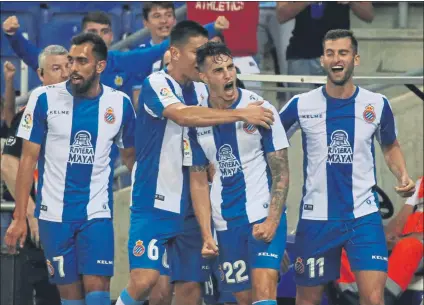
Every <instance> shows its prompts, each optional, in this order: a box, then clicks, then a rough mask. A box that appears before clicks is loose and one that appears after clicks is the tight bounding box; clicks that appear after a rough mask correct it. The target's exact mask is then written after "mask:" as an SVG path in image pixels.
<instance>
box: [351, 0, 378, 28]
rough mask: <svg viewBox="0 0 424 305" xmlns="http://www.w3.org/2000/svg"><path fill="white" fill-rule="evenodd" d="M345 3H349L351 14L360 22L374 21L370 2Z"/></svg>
mask: <svg viewBox="0 0 424 305" xmlns="http://www.w3.org/2000/svg"><path fill="white" fill-rule="evenodd" d="M347 3H349V5H350V8H351V9H352V12H353V13H354V14H355V15H356V16H357V17H358V18H359V19H361V20H362V21H365V22H369V23H370V22H372V21H373V20H374V7H373V5H372V2H368V1H349V2H347Z"/></svg>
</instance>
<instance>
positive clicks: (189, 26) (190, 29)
mask: <svg viewBox="0 0 424 305" xmlns="http://www.w3.org/2000/svg"><path fill="white" fill-rule="evenodd" d="M198 36H203V37H206V38H208V30H206V29H205V28H204V27H203V26H201V25H200V24H199V23H197V22H195V21H191V20H184V21H181V22H178V23H177V25H176V26H175V27H174V28H173V29H172V30H171V45H182V44H186V43H187V41H188V40H189V39H190V38H192V37H198Z"/></svg>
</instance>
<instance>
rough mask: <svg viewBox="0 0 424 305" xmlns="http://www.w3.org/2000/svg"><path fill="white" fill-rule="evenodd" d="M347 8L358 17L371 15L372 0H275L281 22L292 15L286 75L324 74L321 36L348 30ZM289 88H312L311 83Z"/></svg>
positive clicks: (365, 18)
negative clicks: (346, 0)
mask: <svg viewBox="0 0 424 305" xmlns="http://www.w3.org/2000/svg"><path fill="white" fill-rule="evenodd" d="M350 10H352V11H353V13H354V14H355V15H356V16H358V17H359V18H360V19H361V20H363V21H366V22H371V21H372V20H373V18H374V11H373V6H372V2H278V3H277V18H278V21H279V22H280V23H281V24H283V23H285V22H288V21H289V20H291V19H293V18H295V27H294V30H293V35H292V37H291V38H290V43H289V46H288V47H287V53H286V56H287V61H288V71H287V72H288V74H289V75H325V72H324V70H323V68H322V67H321V64H320V56H321V55H322V54H323V50H322V39H323V38H324V36H325V34H326V33H327V32H328V31H329V30H333V29H350ZM290 87H306V88H314V85H312V84H290Z"/></svg>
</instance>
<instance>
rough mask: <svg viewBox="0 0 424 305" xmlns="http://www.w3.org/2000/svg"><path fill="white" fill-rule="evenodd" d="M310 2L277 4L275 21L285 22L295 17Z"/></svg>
mask: <svg viewBox="0 0 424 305" xmlns="http://www.w3.org/2000/svg"><path fill="white" fill-rule="evenodd" d="M310 4H311V2H289V1H284V2H277V20H278V22H280V23H284V22H287V21H289V20H291V19H293V18H295V17H296V16H297V14H299V13H300V12H301V11H303V10H304V9H305V8H307V7H308V5H310Z"/></svg>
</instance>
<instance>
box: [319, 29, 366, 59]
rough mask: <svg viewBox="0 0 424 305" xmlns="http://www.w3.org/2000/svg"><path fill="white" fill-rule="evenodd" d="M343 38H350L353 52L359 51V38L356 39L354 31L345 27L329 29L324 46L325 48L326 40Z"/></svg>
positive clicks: (323, 42)
mask: <svg viewBox="0 0 424 305" xmlns="http://www.w3.org/2000/svg"><path fill="white" fill-rule="evenodd" d="M341 38H350V41H351V43H352V48H353V52H354V53H355V54H356V53H358V40H356V37H355V35H353V32H352V31H351V30H345V29H335V30H329V31H328V32H327V33H326V34H325V36H324V39H323V40H322V46H323V48H324V45H325V42H326V41H327V40H337V39H341Z"/></svg>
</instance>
